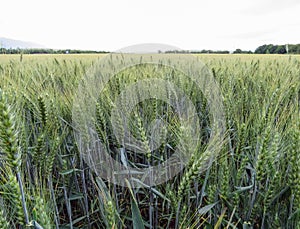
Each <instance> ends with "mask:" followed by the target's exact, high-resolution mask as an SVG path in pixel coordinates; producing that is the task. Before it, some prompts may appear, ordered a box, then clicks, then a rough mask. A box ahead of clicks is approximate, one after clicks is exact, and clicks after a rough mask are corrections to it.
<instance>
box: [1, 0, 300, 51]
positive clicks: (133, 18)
mask: <svg viewBox="0 0 300 229" xmlns="http://www.w3.org/2000/svg"><path fill="white" fill-rule="evenodd" d="M0 9H1V10H0V37H6V38H12V39H18V40H25V41H32V42H36V43H40V44H42V45H45V46H46V47H49V48H72V49H75V48H76V49H93V50H107V51H114V50H117V49H120V48H122V47H125V46H129V45H134V44H138V43H164V44H169V45H174V46H177V47H179V48H181V49H193V50H201V49H213V50H218V49H221V50H235V49H236V48H241V49H245V50H249V49H250V50H254V49H255V48H256V47H258V46H259V45H262V44H265V43H273V44H286V43H300V1H299V0H247V1H245V0H226V1H224V0H206V1H201V0H184V1H179V0H151V1H144V0H105V1H104V0H84V1H76V0H26V1H24V0H3V1H1V3H0Z"/></svg>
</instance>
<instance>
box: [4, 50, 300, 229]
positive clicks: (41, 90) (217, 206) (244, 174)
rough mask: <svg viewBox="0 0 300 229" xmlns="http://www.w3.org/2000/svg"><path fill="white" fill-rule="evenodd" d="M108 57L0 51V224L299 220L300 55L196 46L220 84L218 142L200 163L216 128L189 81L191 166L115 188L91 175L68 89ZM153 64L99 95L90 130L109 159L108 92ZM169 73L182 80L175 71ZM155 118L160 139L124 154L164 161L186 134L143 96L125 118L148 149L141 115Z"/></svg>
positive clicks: (286, 223)
mask: <svg viewBox="0 0 300 229" xmlns="http://www.w3.org/2000/svg"><path fill="white" fill-rule="evenodd" d="M104 55H106V54H100V55H99V54H95V55H91V54H87V55H22V56H21V55H1V56H0V171H1V175H0V206H1V210H0V228H20V227H25V225H26V224H31V225H40V226H41V227H43V228H139V229H140V228H144V227H145V228H299V227H300V224H299V219H300V168H299V164H300V120H299V116H300V113H299V111H300V110H299V105H300V56H289V55H238V54H236V55H209V54H205V55H197V56H196V57H197V58H199V60H201V61H203V62H204V63H205V64H206V65H207V66H208V67H209V69H210V70H211V71H212V74H213V76H214V78H215V80H216V81H217V82H218V83H219V85H220V89H221V92H222V96H223V102H224V106H225V115H226V125H227V126H226V137H225V139H224V140H223V141H222V142H220V144H221V151H220V153H219V154H218V156H217V157H216V158H215V160H214V161H212V162H211V164H209V166H208V168H207V169H206V170H205V171H204V172H203V171H200V165H201V161H202V160H203V159H204V156H205V155H203V152H204V151H205V149H206V144H207V142H208V139H209V136H210V129H211V128H212V127H211V126H210V124H211V120H210V116H209V114H208V113H209V111H208V110H209V109H208V105H207V103H206V99H205V98H204V97H203V95H202V94H201V93H200V92H199V91H193V93H191V94H190V96H191V100H192V101H193V102H194V103H195V104H198V105H197V112H199V115H200V114H202V115H201V116H200V117H201V118H200V123H199V125H200V127H201V128H202V129H203V132H202V135H201V144H199V145H197V146H186V147H190V148H193V149H194V151H193V157H192V159H191V161H190V162H189V164H188V166H187V167H186V168H185V169H184V170H183V171H181V172H180V174H179V175H178V176H176V177H175V178H173V179H172V180H170V181H168V182H166V183H164V184H161V185H159V186H156V187H149V186H146V185H142V186H141V188H139V189H132V188H131V187H130V183H131V182H136V181H130V182H129V183H128V187H120V186H117V185H114V184H111V183H109V182H107V181H105V180H103V179H101V178H100V177H97V176H96V175H95V174H94V173H93V171H92V170H90V169H89V168H88V166H87V165H86V164H85V162H84V161H83V160H82V157H81V155H80V153H79V150H78V145H77V144H76V141H75V139H74V131H75V127H74V126H73V123H72V108H73V98H74V95H75V93H76V92H77V88H78V85H79V83H80V82H81V81H80V80H81V79H82V77H84V75H85V73H86V72H87V71H88V69H90V67H91V66H92V65H93V64H95V63H96V61H97V60H99V59H101V58H102V57H103V56H104ZM151 71H152V70H151V69H149V68H141V69H139V71H138V72H136V73H133V74H126V72H122V73H121V74H120V76H119V78H118V77H117V79H118V80H117V81H111V82H110V83H109V87H108V88H109V90H106V93H105V95H103V96H101V97H99V100H98V103H97V109H96V112H97V119H96V120H94V121H95V125H96V126H97V127H98V128H97V133H98V135H99V138H100V140H101V141H102V142H103V144H105V145H106V146H107V149H108V150H109V151H110V153H111V155H112V156H114V157H115V158H116V159H117V160H121V159H120V158H119V157H118V152H119V149H120V148H122V147H123V146H122V144H120V143H118V142H117V141H116V139H115V138H114V136H113V132H112V124H111V123H110V121H109V120H110V119H109V117H110V111H111V110H112V107H113V105H112V104H114V98H115V96H116V94H119V93H120V92H121V90H122V88H123V87H125V86H126V85H130V84H131V83H132V82H134V81H135V80H137V79H140V78H139V77H141V78H147V77H151ZM165 74H166V75H168V76H170V77H171V78H172V80H173V81H174V82H175V83H176V84H177V85H178V86H179V87H180V88H182V90H184V91H189V90H190V88H189V80H188V79H187V78H186V77H184V76H183V75H181V74H180V73H177V72H170V71H169V70H166V72H165ZM149 75H150V76H149ZM152 77H154V76H152ZM162 77H163V76H162ZM124 99H125V100H126V98H124ZM157 117H161V118H163V117H167V118H166V120H167V121H168V128H167V136H168V138H167V141H166V142H164V143H163V145H162V146H161V147H160V148H159V149H158V150H157V151H155V152H152V153H153V154H152V155H151V154H150V155H147V156H145V155H143V156H141V155H139V154H138V153H137V152H134V151H130V150H126V149H125V152H126V155H127V158H128V163H137V164H139V165H140V166H146V165H149V164H148V163H153V164H155V163H160V162H162V161H163V160H164V159H166V158H167V157H168V156H169V155H171V154H172V153H173V148H175V147H176V146H178V145H179V139H181V138H184V137H187V138H188V137H189V136H185V135H184V132H183V131H181V126H180V123H179V122H178V118H177V116H176V112H174V111H173V110H172V109H171V108H170V107H169V106H168V105H167V104H165V103H162V102H161V101H157V100H150V101H147V102H145V103H143V104H140V105H139V107H138V108H137V109H136V110H135V111H134V114H133V118H132V131H133V132H134V135H135V136H137V137H139V139H141V140H142V141H143V143H144V145H145V148H146V149H147V146H149V142H150V139H149V138H150V137H149V133H147V128H146V126H147V123H148V122H149V121H151V120H152V119H154V118H157ZM148 148H149V147H148ZM140 182H141V183H142V181H140Z"/></svg>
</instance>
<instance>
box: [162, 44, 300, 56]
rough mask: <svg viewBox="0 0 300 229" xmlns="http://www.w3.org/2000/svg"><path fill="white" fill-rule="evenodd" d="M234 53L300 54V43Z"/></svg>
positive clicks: (175, 51)
mask: <svg viewBox="0 0 300 229" xmlns="http://www.w3.org/2000/svg"><path fill="white" fill-rule="evenodd" d="M165 53H194V54H202V53H213V54H228V53H230V52H229V51H227V50H224V51H213V50H205V49H204V50H201V51H189V50H170V51H166V52H165ZM232 53H233V54H286V53H289V54H300V44H296V45H295V44H289V45H273V44H268V45H266V44H265V45H261V46H259V47H258V48H256V49H255V51H254V52H252V51H251V50H242V49H236V50H235V51H233V52H232Z"/></svg>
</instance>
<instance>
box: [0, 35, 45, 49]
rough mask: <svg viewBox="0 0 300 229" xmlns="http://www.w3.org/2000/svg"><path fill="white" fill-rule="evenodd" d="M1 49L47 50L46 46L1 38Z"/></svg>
mask: <svg viewBox="0 0 300 229" xmlns="http://www.w3.org/2000/svg"><path fill="white" fill-rule="evenodd" d="M0 48H5V49H31V48H45V46H43V45H40V44H37V43H33V42H28V41H20V40H14V39H9V38H4V37H0Z"/></svg>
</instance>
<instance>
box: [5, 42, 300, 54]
mask: <svg viewBox="0 0 300 229" xmlns="http://www.w3.org/2000/svg"><path fill="white" fill-rule="evenodd" d="M81 53H85V54H93V53H109V52H107V51H94V50H79V49H59V50H55V49H38V48H32V49H11V48H10V49H7V48H0V54H81ZM158 53H162V51H158ZM164 53H182V54H184V53H186V54H189V53H191V54H209V53H212V54H229V53H230V51H228V50H217V51H214V50H206V49H203V50H200V51H193V50H169V51H165V52H164ZM253 53H254V54H286V53H289V54H300V44H289V45H273V44H268V45H267V44H264V45H261V46H259V47H258V48H256V49H255V51H254V52H252V51H251V50H242V49H236V50H235V51H233V54H253Z"/></svg>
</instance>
